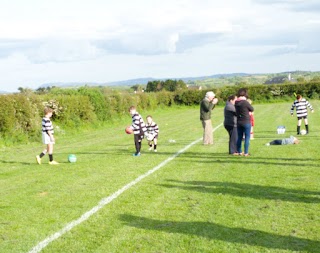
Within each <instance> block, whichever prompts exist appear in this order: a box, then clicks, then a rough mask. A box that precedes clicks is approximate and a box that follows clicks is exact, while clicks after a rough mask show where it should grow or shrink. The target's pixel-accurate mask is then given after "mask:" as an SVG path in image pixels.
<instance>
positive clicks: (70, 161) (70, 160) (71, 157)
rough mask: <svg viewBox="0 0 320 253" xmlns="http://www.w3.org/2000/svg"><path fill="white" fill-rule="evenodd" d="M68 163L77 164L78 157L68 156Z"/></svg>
mask: <svg viewBox="0 0 320 253" xmlns="http://www.w3.org/2000/svg"><path fill="white" fill-rule="evenodd" d="M68 161H69V163H75V162H76V161H77V157H76V156H75V155H73V154H71V155H68Z"/></svg>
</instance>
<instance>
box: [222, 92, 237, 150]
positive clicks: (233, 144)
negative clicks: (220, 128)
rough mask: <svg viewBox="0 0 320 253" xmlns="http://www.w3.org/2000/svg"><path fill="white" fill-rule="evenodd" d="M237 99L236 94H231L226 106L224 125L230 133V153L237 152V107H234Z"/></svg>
mask: <svg viewBox="0 0 320 253" xmlns="http://www.w3.org/2000/svg"><path fill="white" fill-rule="evenodd" d="M236 99H237V97H236V96H235V95H231V96H229V97H228V100H227V103H226V106H225V107H224V122H223V125H224V128H225V129H226V130H227V132H228V134H229V154H234V153H237V139H238V131H237V115H236V108H235V107H234V103H235V101H236Z"/></svg>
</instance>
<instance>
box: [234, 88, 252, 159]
mask: <svg viewBox="0 0 320 253" xmlns="http://www.w3.org/2000/svg"><path fill="white" fill-rule="evenodd" d="M237 96H238V98H237V100H236V102H235V108H236V113H237V130H238V140H237V152H236V153H235V155H242V154H243V153H242V149H241V146H242V145H241V144H242V137H243V135H244V156H249V145H250V131H251V122H250V115H249V112H253V110H254V109H253V107H252V106H251V105H250V103H249V102H248V101H247V98H248V93H247V90H246V89H244V88H241V89H239V91H238V94H237Z"/></svg>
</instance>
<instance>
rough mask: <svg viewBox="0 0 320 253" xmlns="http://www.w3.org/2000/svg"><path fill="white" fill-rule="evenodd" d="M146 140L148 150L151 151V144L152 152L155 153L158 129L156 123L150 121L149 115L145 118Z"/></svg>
mask: <svg viewBox="0 0 320 253" xmlns="http://www.w3.org/2000/svg"><path fill="white" fill-rule="evenodd" d="M146 127H147V134H148V135H147V140H148V145H149V150H152V143H153V150H154V152H157V143H158V134H159V127H158V125H157V123H155V122H154V121H153V119H152V116H151V115H148V116H147V125H146Z"/></svg>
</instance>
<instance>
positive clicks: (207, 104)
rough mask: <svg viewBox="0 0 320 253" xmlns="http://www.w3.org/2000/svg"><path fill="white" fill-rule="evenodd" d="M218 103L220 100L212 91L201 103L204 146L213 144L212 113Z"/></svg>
mask: <svg viewBox="0 0 320 253" xmlns="http://www.w3.org/2000/svg"><path fill="white" fill-rule="evenodd" d="M217 103H218V99H217V98H215V94H214V93H213V92H212V91H208V92H207V93H206V96H205V97H204V99H202V101H201V103H200V120H201V122H202V127H203V144H204V145H211V144H213V136H212V123H211V111H212V109H213V108H214V107H215V105H216V104H217Z"/></svg>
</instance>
